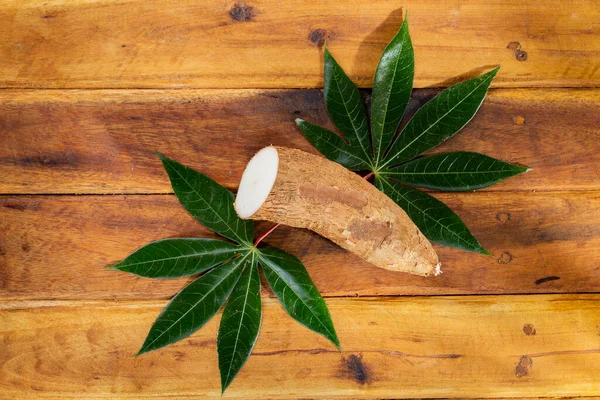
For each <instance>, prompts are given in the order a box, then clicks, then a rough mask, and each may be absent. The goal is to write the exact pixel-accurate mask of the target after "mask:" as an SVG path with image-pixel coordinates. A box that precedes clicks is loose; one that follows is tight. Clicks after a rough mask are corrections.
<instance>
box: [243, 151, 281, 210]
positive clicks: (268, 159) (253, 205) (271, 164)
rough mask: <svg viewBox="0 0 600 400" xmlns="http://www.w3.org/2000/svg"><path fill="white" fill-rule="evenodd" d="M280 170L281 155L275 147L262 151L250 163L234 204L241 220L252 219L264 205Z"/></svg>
mask: <svg viewBox="0 0 600 400" xmlns="http://www.w3.org/2000/svg"><path fill="white" fill-rule="evenodd" d="M278 168H279V155H278V154H277V149H276V148H275V147H273V146H269V147H265V148H264V149H262V150H260V151H259V152H258V153H256V154H255V155H254V157H252V159H251V160H250V162H248V165H246V169H245V170H244V173H243V175H242V180H241V181H240V186H239V188H238V192H237V196H236V198H235V203H234V208H235V212H237V214H238V215H239V217H240V218H243V219H246V218H250V217H251V216H252V215H253V214H254V213H255V212H256V211H258V209H259V208H260V207H261V206H262V205H263V203H264V202H265V200H266V199H267V197H268V196H269V193H271V189H272V188H273V185H274V184H275V178H277V170H278Z"/></svg>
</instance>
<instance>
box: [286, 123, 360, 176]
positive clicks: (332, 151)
mask: <svg viewBox="0 0 600 400" xmlns="http://www.w3.org/2000/svg"><path fill="white" fill-rule="evenodd" d="M296 125H298V127H299V128H300V130H301V131H302V133H304V136H306V138H307V139H308V140H309V141H310V142H311V143H312V144H313V146H315V147H316V148H317V149H318V150H319V151H320V152H321V153H322V154H323V155H324V156H325V157H327V158H329V159H330V160H331V161H335V162H337V163H338V164H341V165H343V166H344V167H346V168H348V169H350V170H353V171H361V170H366V169H369V168H370V167H369V162H368V161H365V160H364V159H363V158H364V154H361V153H360V150H359V151H357V149H356V148H353V147H351V146H349V145H348V144H347V143H346V142H344V140H343V139H342V138H341V137H339V136H338V135H336V134H335V133H333V132H331V131H329V130H327V129H325V128H322V127H320V126H317V125H314V124H311V123H310V122H306V121H304V120H301V119H300V118H298V119H296Z"/></svg>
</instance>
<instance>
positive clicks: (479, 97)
mask: <svg viewBox="0 0 600 400" xmlns="http://www.w3.org/2000/svg"><path fill="white" fill-rule="evenodd" d="M498 69H500V67H497V68H495V69H493V70H492V71H490V72H488V73H486V74H483V75H481V76H479V77H477V78H473V79H469V80H468V81H465V82H461V83H459V84H456V85H454V86H452V87H450V88H448V89H446V90H444V91H443V92H442V93H440V94H439V95H437V96H436V97H434V98H433V99H432V100H431V101H429V102H428V103H426V104H425V105H424V106H423V107H421V108H420V109H419V111H417V112H416V113H415V115H414V116H413V117H412V118H411V120H410V121H409V122H408V124H406V126H405V127H404V129H403V130H402V132H401V133H400V135H399V136H398V138H397V139H396V141H395V142H394V143H393V144H392V147H391V148H390V150H389V152H388V154H387V155H386V158H385V163H384V164H383V165H382V168H383V167H390V166H394V165H397V164H400V163H401V162H404V161H408V160H411V159H413V158H415V157H416V156H418V155H420V154H422V153H423V152H425V151H427V150H429V149H431V148H433V147H435V146H437V145H439V144H440V143H442V142H444V141H445V140H447V139H449V138H451V137H452V136H453V135H454V134H455V133H456V132H458V131H459V130H461V129H462V127H463V126H465V125H466V124H467V123H468V122H469V121H470V120H471V119H472V118H473V116H474V115H475V113H476V112H477V110H478V109H479V106H480V105H481V103H482V102H483V99H484V98H485V95H486V93H487V91H488V88H489V87H490V84H491V83H492V80H493V79H494V76H496V73H497V72H498Z"/></svg>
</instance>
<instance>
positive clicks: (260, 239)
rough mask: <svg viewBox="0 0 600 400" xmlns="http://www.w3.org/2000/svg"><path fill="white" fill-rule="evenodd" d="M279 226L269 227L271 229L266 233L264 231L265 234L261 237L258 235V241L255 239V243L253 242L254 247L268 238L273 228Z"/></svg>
mask: <svg viewBox="0 0 600 400" xmlns="http://www.w3.org/2000/svg"><path fill="white" fill-rule="evenodd" d="M279 225H281V224H275V225H273V226H272V227H271V229H269V230H268V231H266V232H265V233H263V234H262V235H260V236H259V237H258V239H256V241H255V242H254V246H258V244H259V243H260V242H261V241H262V240H263V239H264V238H266V237H267V236H269V235H270V234H271V232H273V231H274V230H275V228H277V227H278V226H279Z"/></svg>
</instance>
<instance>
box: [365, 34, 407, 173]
mask: <svg viewBox="0 0 600 400" xmlns="http://www.w3.org/2000/svg"><path fill="white" fill-rule="evenodd" d="M400 29H402V28H400ZM405 42H406V38H404V39H403V40H402V42H401V47H400V53H401V52H402V50H403V49H404V43H405ZM386 50H387V49H386ZM384 52H385V50H384ZM399 62H400V54H399V55H398V58H397V59H396V62H395V65H394V74H393V75H392V79H391V81H390V82H391V83H390V86H389V90H388V92H387V96H386V101H385V111H384V115H383V122H382V123H381V129H380V136H379V143H378V146H377V155H376V156H375V165H377V164H379V157H380V156H381V144H382V142H383V130H384V127H385V123H386V119H387V114H388V107H389V105H390V98H391V97H392V95H391V93H392V87H393V86H394V79H396V72H398V71H397V68H398V63H399ZM371 134H373V132H372V133H371ZM373 137H375V135H373Z"/></svg>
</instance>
